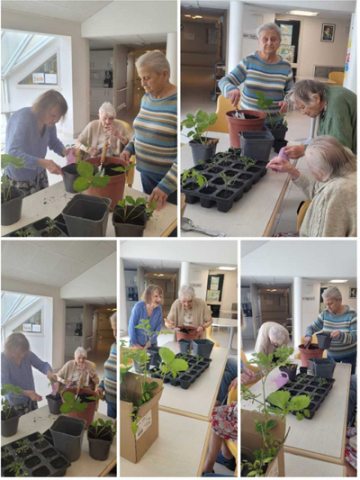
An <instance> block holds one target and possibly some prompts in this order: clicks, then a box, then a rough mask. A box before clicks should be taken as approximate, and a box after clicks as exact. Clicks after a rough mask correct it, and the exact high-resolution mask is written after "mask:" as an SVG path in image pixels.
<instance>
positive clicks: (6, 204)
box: [1, 153, 24, 226]
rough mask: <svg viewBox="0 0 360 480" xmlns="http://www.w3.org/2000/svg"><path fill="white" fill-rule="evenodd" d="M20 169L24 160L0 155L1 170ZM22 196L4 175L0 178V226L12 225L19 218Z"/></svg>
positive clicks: (4, 154) (3, 154) (5, 154)
mask: <svg viewBox="0 0 360 480" xmlns="http://www.w3.org/2000/svg"><path fill="white" fill-rule="evenodd" d="M9 165H11V166H13V167H15V168H22V167H23V166H24V160H23V159H22V158H18V157H14V156H12V155H8V154H7V153H2V154H1V169H2V170H4V168H6V167H7V166H9ZM23 197H24V194H23V193H22V192H21V191H20V190H18V189H17V188H15V187H12V186H11V184H10V180H9V179H8V177H7V176H6V175H4V174H3V175H2V177H1V225H4V226H5V225H12V224H13V223H16V222H17V221H18V220H19V218H20V217H21V207H22V200H23Z"/></svg>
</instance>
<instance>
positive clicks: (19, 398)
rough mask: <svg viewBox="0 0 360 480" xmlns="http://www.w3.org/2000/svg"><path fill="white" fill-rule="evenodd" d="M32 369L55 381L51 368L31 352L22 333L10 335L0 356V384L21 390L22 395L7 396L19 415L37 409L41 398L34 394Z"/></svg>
mask: <svg viewBox="0 0 360 480" xmlns="http://www.w3.org/2000/svg"><path fill="white" fill-rule="evenodd" d="M32 367H34V368H36V370H39V372H41V373H43V374H44V375H46V376H47V377H48V379H49V380H50V381H56V376H55V375H54V373H53V371H52V368H51V366H50V365H49V364H48V363H47V362H44V361H42V360H40V358H39V357H37V356H36V355H35V353H33V352H31V350H30V344H29V341H28V339H27V338H26V337H25V335H23V334H22V333H12V334H11V335H9V337H8V338H7V339H6V340H5V347H4V352H3V353H2V354H1V384H2V385H6V384H11V385H15V386H16V387H20V388H21V389H22V394H19V395H13V394H9V395H8V400H9V402H10V404H11V405H13V406H16V409H17V410H18V411H19V412H21V413H27V412H29V411H31V410H35V409H36V408H37V402H38V401H40V400H42V397H41V396H40V395H38V394H37V393H36V392H35V383H34V376H33V373H32Z"/></svg>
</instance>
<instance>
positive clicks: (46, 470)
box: [1, 432, 71, 477]
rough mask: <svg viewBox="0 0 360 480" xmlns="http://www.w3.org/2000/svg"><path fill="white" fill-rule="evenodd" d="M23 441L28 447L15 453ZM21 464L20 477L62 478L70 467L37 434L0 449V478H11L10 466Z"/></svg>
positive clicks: (62, 456)
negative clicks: (26, 442)
mask: <svg viewBox="0 0 360 480" xmlns="http://www.w3.org/2000/svg"><path fill="white" fill-rule="evenodd" d="M24 440H28V442H29V447H28V448H23V449H22V451H20V452H19V451H17V449H18V448H19V447H20V446H21V444H22V442H23V441H24ZM16 463H21V464H22V465H21V475H20V476H22V477H23V476H26V477H63V476H65V472H66V470H67V468H68V467H69V466H70V465H71V464H70V462H69V461H68V460H67V458H65V457H64V455H62V454H61V453H60V452H59V451H58V450H56V449H55V448H54V446H53V445H52V444H51V443H50V442H49V441H48V440H47V439H46V437H45V436H43V435H41V434H40V433H39V432H35V433H32V434H31V435H27V436H26V437H23V438H21V439H18V440H16V441H14V442H11V443H8V444H7V445H5V446H3V447H1V476H2V477H13V476H15V473H14V472H13V470H12V466H14V465H15V464H16Z"/></svg>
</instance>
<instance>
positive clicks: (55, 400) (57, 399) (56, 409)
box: [46, 394, 62, 415]
mask: <svg viewBox="0 0 360 480" xmlns="http://www.w3.org/2000/svg"><path fill="white" fill-rule="evenodd" d="M46 400H47V402H48V406H49V410H50V413H52V414H53V415H59V413H60V407H61V405H62V398H61V395H59V394H56V395H52V394H49V395H46Z"/></svg>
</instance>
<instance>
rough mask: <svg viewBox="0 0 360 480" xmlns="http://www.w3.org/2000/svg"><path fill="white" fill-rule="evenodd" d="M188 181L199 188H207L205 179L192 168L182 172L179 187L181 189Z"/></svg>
mask: <svg viewBox="0 0 360 480" xmlns="http://www.w3.org/2000/svg"><path fill="white" fill-rule="evenodd" d="M188 180H194V181H195V182H196V184H197V186H198V187H199V188H202V187H204V186H205V187H207V186H208V181H207V178H206V177H205V176H204V175H202V174H201V173H199V172H198V171H197V170H195V169H194V168H190V169H188V170H184V171H183V173H182V175H181V186H182V187H183V186H184V185H185V184H186V182H187V181H188Z"/></svg>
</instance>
